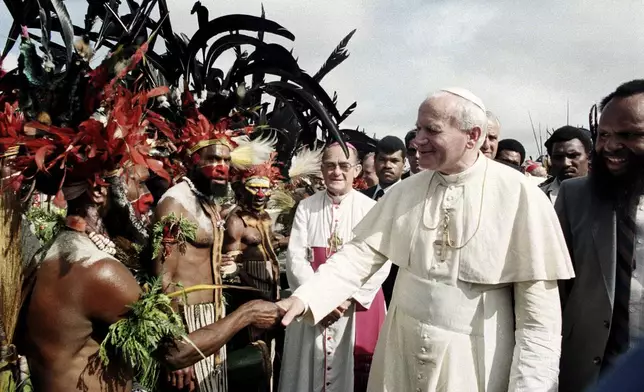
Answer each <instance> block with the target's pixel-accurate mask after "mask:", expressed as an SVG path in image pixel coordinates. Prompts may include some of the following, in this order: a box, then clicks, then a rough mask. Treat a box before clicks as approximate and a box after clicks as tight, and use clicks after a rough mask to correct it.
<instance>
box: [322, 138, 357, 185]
mask: <svg viewBox="0 0 644 392" xmlns="http://www.w3.org/2000/svg"><path fill="white" fill-rule="evenodd" d="M360 170H362V167H361V166H360V165H359V164H358V157H357V153H356V151H355V150H354V149H352V148H350V149H349V157H348V158H347V157H346V156H345V155H344V151H342V147H340V145H332V146H330V147H328V148H326V149H325V150H324V154H323V155H322V176H323V177H324V185H326V188H327V191H328V192H329V193H330V194H332V195H335V196H341V195H345V194H347V193H349V191H350V190H351V189H352V187H353V180H354V179H355V178H356V176H357V175H358V174H359V173H360Z"/></svg>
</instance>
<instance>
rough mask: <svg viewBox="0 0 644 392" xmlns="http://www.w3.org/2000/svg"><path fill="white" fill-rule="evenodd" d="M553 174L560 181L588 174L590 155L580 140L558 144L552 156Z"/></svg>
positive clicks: (553, 146) (555, 145)
mask: <svg viewBox="0 0 644 392" xmlns="http://www.w3.org/2000/svg"><path fill="white" fill-rule="evenodd" d="M550 164H551V168H552V174H553V175H554V176H555V177H557V179H559V181H563V180H567V179H569V178H575V177H582V176H585V175H586V174H588V153H586V149H585V148H584V145H583V143H582V142H581V141H580V140H579V139H572V140H567V141H562V142H556V143H554V144H553V145H552V153H551V155H550Z"/></svg>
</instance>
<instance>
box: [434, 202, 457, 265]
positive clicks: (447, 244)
mask: <svg viewBox="0 0 644 392" xmlns="http://www.w3.org/2000/svg"><path fill="white" fill-rule="evenodd" d="M434 245H435V246H440V248H441V249H440V259H441V262H444V261H445V260H447V248H453V247H454V244H453V243H452V240H451V239H450V238H449V215H448V214H447V211H445V218H444V219H443V233H442V235H441V239H440V240H436V241H434Z"/></svg>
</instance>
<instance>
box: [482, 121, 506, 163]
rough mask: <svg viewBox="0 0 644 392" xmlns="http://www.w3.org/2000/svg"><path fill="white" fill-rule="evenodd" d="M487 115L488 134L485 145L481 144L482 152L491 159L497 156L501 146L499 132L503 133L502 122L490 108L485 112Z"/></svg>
mask: <svg viewBox="0 0 644 392" xmlns="http://www.w3.org/2000/svg"><path fill="white" fill-rule="evenodd" d="M485 115H486V116H487V136H486V138H485V141H484V142H483V145H482V146H481V152H482V153H483V155H485V156H486V157H488V158H490V159H494V158H496V152H497V149H498V148H499V134H500V133H501V122H500V121H499V118H498V117H497V116H495V115H494V113H492V112H490V111H489V110H488V111H487V112H485Z"/></svg>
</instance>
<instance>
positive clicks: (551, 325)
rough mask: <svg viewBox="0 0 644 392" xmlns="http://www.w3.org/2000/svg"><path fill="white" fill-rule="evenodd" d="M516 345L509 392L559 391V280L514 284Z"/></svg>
mask: <svg viewBox="0 0 644 392" xmlns="http://www.w3.org/2000/svg"><path fill="white" fill-rule="evenodd" d="M514 302H515V303H514V313H515V325H516V331H515V341H516V343H515V347H514V357H513V360H512V370H511V372H510V385H509V388H508V390H509V392H519V391H521V392H523V391H525V392H527V391H530V392H532V391H543V392H550V391H552V392H556V391H557V382H558V378H559V357H560V355H561V305H560V302H559V290H558V288H557V281H531V282H521V283H515V284H514Z"/></svg>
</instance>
